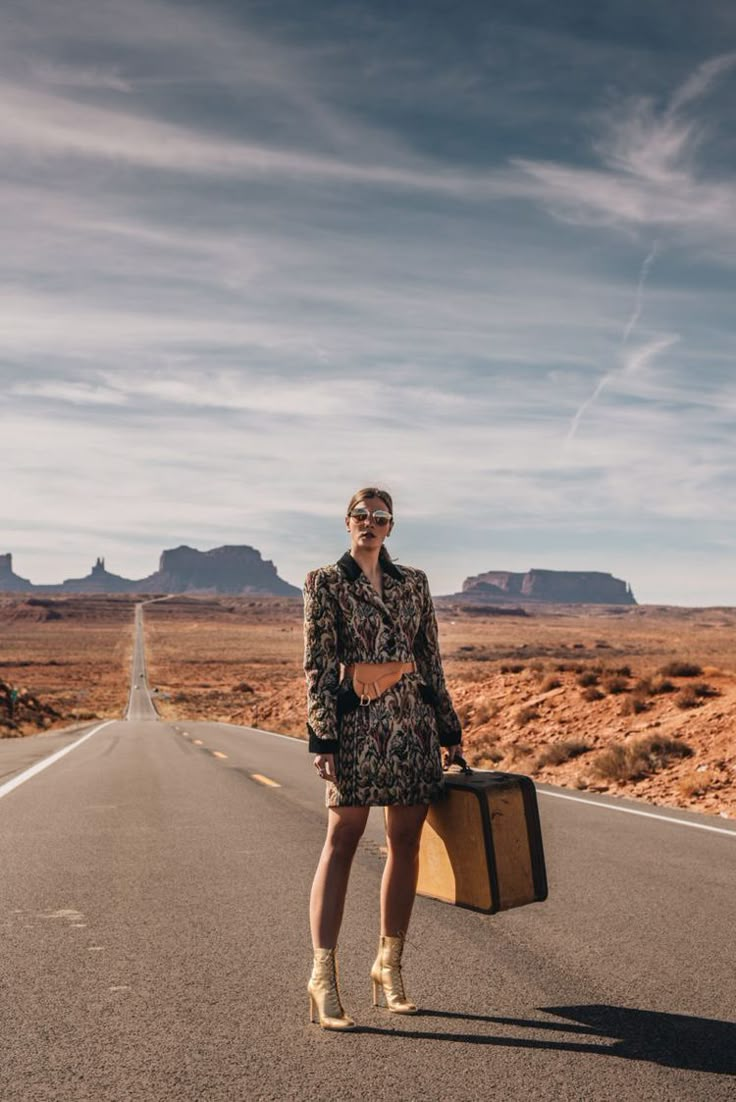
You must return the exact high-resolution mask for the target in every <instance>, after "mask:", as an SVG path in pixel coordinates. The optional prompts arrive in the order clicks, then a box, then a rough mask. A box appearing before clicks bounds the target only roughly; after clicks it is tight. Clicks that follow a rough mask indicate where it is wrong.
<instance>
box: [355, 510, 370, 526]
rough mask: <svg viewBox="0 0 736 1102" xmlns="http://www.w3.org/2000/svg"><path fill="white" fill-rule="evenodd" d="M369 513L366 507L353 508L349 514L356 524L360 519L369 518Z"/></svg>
mask: <svg viewBox="0 0 736 1102" xmlns="http://www.w3.org/2000/svg"><path fill="white" fill-rule="evenodd" d="M370 515H371V514H370V513H369V512H368V510H367V509H353V511H352V513H351V514H350V516H351V517H352V518H353V520H355V521H357V522H358V524H360V523H361V521H364V520H368V519H369V518H370Z"/></svg>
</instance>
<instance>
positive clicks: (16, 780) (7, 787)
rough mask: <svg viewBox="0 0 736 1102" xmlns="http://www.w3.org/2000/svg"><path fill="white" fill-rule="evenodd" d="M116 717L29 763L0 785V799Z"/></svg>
mask: <svg viewBox="0 0 736 1102" xmlns="http://www.w3.org/2000/svg"><path fill="white" fill-rule="evenodd" d="M118 722H119V721H118V720H117V719H106V720H105V722H104V723H100V724H99V726H97V727H93V728H92V730H91V731H88V732H87V734H86V735H82V737H81V738H78V739H77V741H76V742H71V743H70V744H69V745H68V746H64V747H63V748H62V749H61V750H57V751H56V753H55V754H50V755H49V756H48V757H47V758H42V759H41V761H37V762H36V764H35V765H31V766H30V767H29V768H28V769H26V770H25V771H24V772H23V773H19V774H18V776H17V777H12V778H11V780H9V781H6V782H5V784H2V785H0V800H1V799H2V798H3V796H7V794H8V792H12V791H13V789H14V788H17V787H18V785H20V784H23V782H24V781H29V780H30V779H31V777H35V775H36V773H40V772H41V770H42V769H47V768H48V766H49V765H53V764H54V762H55V761H58V760H59V758H63V757H64V754H68V753H69V752H70V750H74V748H75V747H76V746H81V745H82V743H83V742H86V741H87V739H88V738H92V736H93V735H96V734H97V732H98V731H101V730H102V728H103V727H109V725H110V724H111V723H118Z"/></svg>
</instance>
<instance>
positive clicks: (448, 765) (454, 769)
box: [442, 753, 473, 774]
mask: <svg viewBox="0 0 736 1102" xmlns="http://www.w3.org/2000/svg"><path fill="white" fill-rule="evenodd" d="M443 757H444V760H443V762H442V772H443V773H465V774H468V773H472V772H473V770H472V769H471V768H470V766H469V765H468V763H467V762H466V760H465V758H464V757H463V756H462V754H458V753H456V754H455V757H454V758H453V759H452V761H450V760H449V758H450V755H449V754H444V755H443Z"/></svg>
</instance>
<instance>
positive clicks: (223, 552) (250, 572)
mask: <svg viewBox="0 0 736 1102" xmlns="http://www.w3.org/2000/svg"><path fill="white" fill-rule="evenodd" d="M133 584H134V585H135V586H136V591H137V592H138V593H191V592H193V591H199V592H209V593H261V594H264V595H265V594H268V595H273V596H277V597H298V596H300V594H301V590H299V589H297V587H296V586H294V585H289V583H288V582H285V581H284V580H283V578H280V577H279V576H278V573H277V571H276V567H275V566H274V564H273V563H272V562H271V561H270V560H264V559H263V558H261V553H260V551H256V549H255V547H246V546H233V547H215V548H213V550H212V551H196V550H195V549H194V548H193V547H175V548H174V549H173V550H171V551H164V552H163V554H162V555H161V559H160V561H159V567H158V570H157V571H156V573H155V574H151V575H150V577H148V578H143V580H142V581H140V582H136V583H133Z"/></svg>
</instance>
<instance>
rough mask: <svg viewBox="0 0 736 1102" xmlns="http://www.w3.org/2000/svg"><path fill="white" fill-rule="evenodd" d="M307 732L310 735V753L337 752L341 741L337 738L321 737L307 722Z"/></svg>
mask: <svg viewBox="0 0 736 1102" xmlns="http://www.w3.org/2000/svg"><path fill="white" fill-rule="evenodd" d="M307 734H308V735H309V753H310V754H336V753H337V748H338V746H339V742H338V740H337V739H336V738H320V737H319V735H315V733H314V731H313V730H312V728H311V727H310V725H309V724H307Z"/></svg>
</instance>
